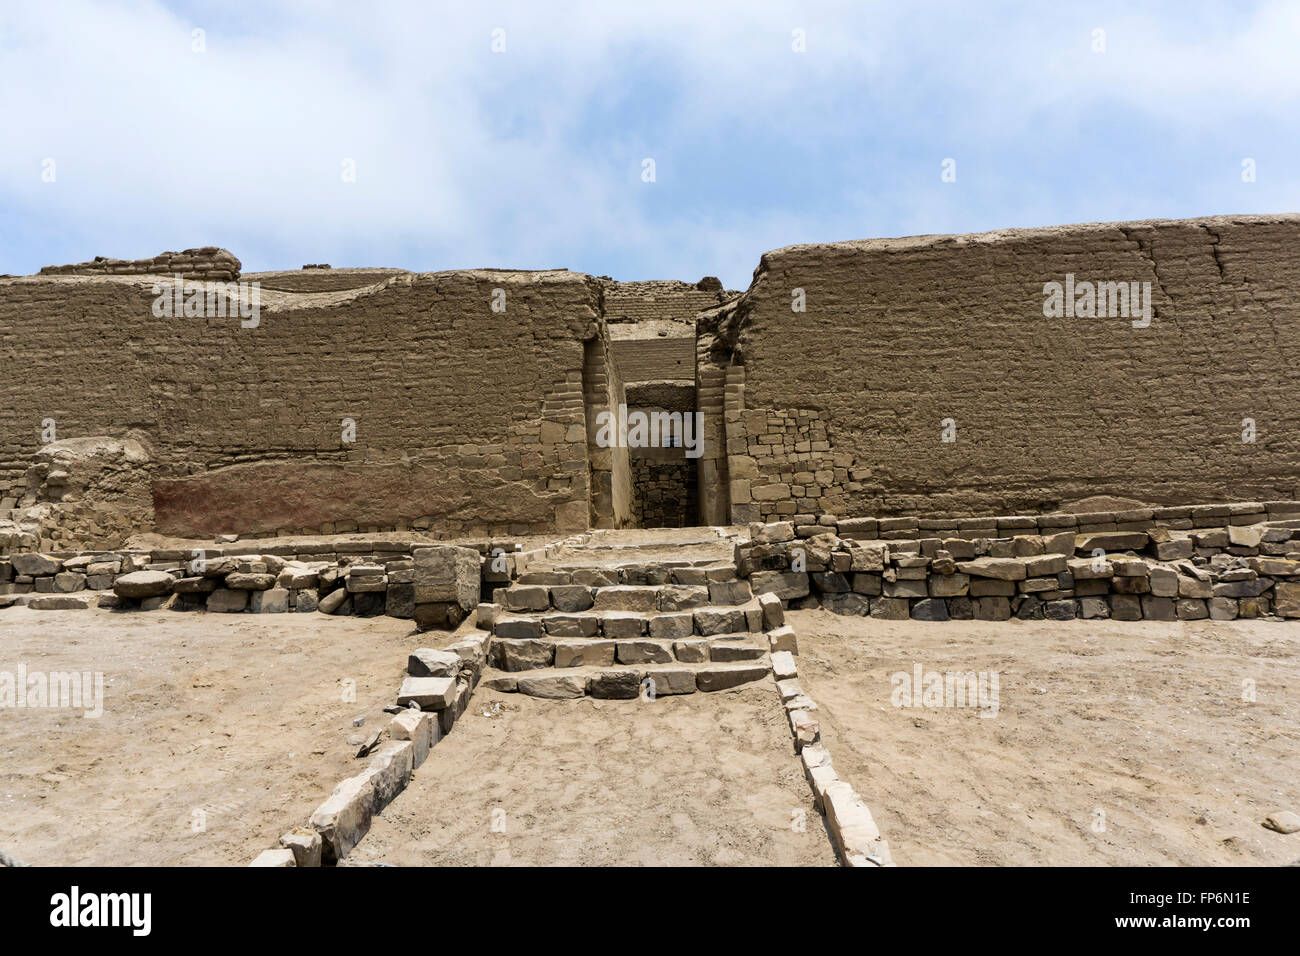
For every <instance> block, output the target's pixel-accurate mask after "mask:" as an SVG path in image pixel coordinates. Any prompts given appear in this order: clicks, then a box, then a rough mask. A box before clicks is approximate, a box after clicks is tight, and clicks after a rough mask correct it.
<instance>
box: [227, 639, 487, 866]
mask: <svg viewBox="0 0 1300 956" xmlns="http://www.w3.org/2000/svg"><path fill="white" fill-rule="evenodd" d="M490 640H491V635H490V634H488V633H486V632H484V631H473V632H471V634H469V635H467V636H466V637H463V638H461V639H460V640H458V641H456V642H454V643H452V644H450V645H448V646H447V647H445V648H443V649H442V650H431V649H429V648H420V649H419V650H416V651H414V652H412V653H411V655H410V658H409V659H408V661H407V673H408V674H409V675H410V676H408V677H407V678H406V679H404V680H403V681H402V686H401V689H400V690H399V691H398V694H397V706H396V707H394V708H393V710H395V711H396V713H395V714H394V716H393V718H392V720H390V721H389V723H388V727H387V728H386V730H387V736H388V740H389V742H388V743H386V744H383V745H381V746H379V749H378V750H377V751H376V752H375V753H374V755H373V757H372V758H371V760H370V763H369V764H368V765H367V767H366V769H365V770H363V771H362V772H361V773H360V774H358V775H356V776H354V777H348V778H347V779H346V780H343V781H342V782H340V783H339V784H338V785H337V786H336V787H335V788H334V789H333V791H332V792H331V793H330V795H329V797H328V798H327V799H326V800H325V802H324V803H322V804H321V805H320V806H319V807H317V808H316V810H315V811H314V812H313V813H312V815H311V817H310V818H309V819H308V821H307V825H306V826H305V827H294V828H293V829H292V830H290V831H288V832H287V833H285V834H284V835H283V836H281V837H280V845H279V846H278V847H276V848H274V849H270V850H263V851H262V852H261V853H260V854H259V855H258V856H257V857H256V859H254V860H253V862H252V863H250V864H249V865H250V866H321V865H323V864H326V863H338V862H339V861H340V860H342V859H344V858H345V857H346V856H347V855H348V854H349V853H351V852H352V850H353V849H355V847H356V846H357V844H358V843H360V842H361V840H362V838H363V837H365V835H366V833H367V832H369V830H370V823H371V821H372V820H373V818H374V817H375V815H376V814H379V813H382V812H383V811H384V809H385V808H386V807H387V806H388V805H389V804H390V803H392V802H393V800H395V799H396V798H397V796H398V795H399V794H400V793H401V792H402V791H403V790H405V789H406V787H407V785H408V784H409V783H410V782H411V776H412V774H413V773H414V772H415V771H416V770H417V769H418V768H419V767H420V765H421V764H423V763H424V761H425V759H426V758H427V757H428V756H429V752H430V751H431V750H432V749H433V748H434V746H435V745H436V744H437V743H438V741H440V740H442V738H443V737H445V736H447V734H449V733H451V730H452V727H453V726H454V725H455V723H456V721H457V720H459V719H460V717H461V716H462V715H463V714H464V713H465V711H466V710H467V709H468V708H469V702H470V698H471V697H472V696H473V693H474V690H475V688H476V687H477V685H478V681H479V678H480V677H481V676H482V674H483V668H484V667H485V666H486V661H487V652H488V644H489V642H490Z"/></svg>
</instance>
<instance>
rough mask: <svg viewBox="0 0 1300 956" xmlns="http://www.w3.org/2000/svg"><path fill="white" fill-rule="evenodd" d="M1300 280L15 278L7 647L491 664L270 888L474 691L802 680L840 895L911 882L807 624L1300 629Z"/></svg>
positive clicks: (1176, 224)
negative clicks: (126, 635) (872, 797)
mask: <svg viewBox="0 0 1300 956" xmlns="http://www.w3.org/2000/svg"><path fill="white" fill-rule="evenodd" d="M1297 250H1300V216H1296V215H1277V216H1232V217H1213V218H1206V219H1195V220H1177V221H1175V220H1152V221H1143V222H1132V223H1111V224H1086V225H1077V226H1060V227H1052V228H1042V229H1009V230H1002V231H998V232H990V233H984V234H979V235H965V236H918V237H911V238H905V239H873V240H862V241H854V242H838V243H826V244H817V245H801V246H791V247H787V248H784V249H778V250H775V251H772V252H769V253H766V254H765V255H763V256H762V258H761V259H760V261H759V263H758V265H757V268H756V269H755V271H754V276H753V281H752V283H751V284H750V286H749V287H748V288H747V289H746V290H744V291H738V290H727V289H724V288H723V287H722V284H721V283H720V282H719V281H718V280H717V279H715V278H712V277H705V278H703V279H700V280H699V281H697V282H682V281H635V282H621V281H616V280H614V279H612V278H610V277H608V276H600V277H596V276H590V275H586V274H581V273H575V272H570V271H568V270H565V269H550V270H542V271H521V270H505V269H488V268H484V269H473V270H456V271H446V272H432V273H414V272H408V271H405V270H401V269H387V268H330V267H328V266H325V265H323V264H313V265H310V266H304V267H303V268H302V269H301V270H293V271H276V272H260V273H245V272H243V271H242V264H241V263H240V261H239V259H238V258H237V257H236V256H234V255H233V254H232V253H230V252H229V251H227V250H224V249H221V248H217V247H203V248H195V249H187V250H184V251H183V252H179V253H178V252H166V253H162V254H161V255H159V256H155V257H152V258H149V259H140V260H117V259H105V258H97V259H95V260H93V261H90V262H84V263H80V264H76V265H65V266H52V267H47V268H45V269H42V270H41V272H40V273H39V274H37V275H33V276H6V277H3V278H0V354H2V355H3V363H2V367H3V368H4V370H5V371H4V376H3V389H4V395H5V401H4V402H3V404H2V405H0V622H3V619H4V617H3V616H4V615H5V614H7V613H10V612H9V611H8V610H7V609H9V608H13V607H23V606H25V607H27V608H30V609H32V610H60V609H78V608H92V607H94V608H109V609H113V610H119V611H126V612H137V611H158V610H163V609H168V610H173V611H207V612H219V613H224V614H229V613H258V614H272V613H294V612H304V613H315V614H322V613H323V614H327V615H333V616H340V615H355V616H360V617H373V616H380V615H385V616H388V617H393V618H398V619H403V620H410V621H411V622H412V623H413V624H414V625H415V627H417V628H418V629H419V630H421V631H426V630H435V631H436V630H446V631H456V634H455V635H454V637H455V640H454V642H453V643H451V644H449V645H448V646H446V647H439V648H421V649H419V650H417V651H415V652H414V653H413V654H412V655H411V659H410V663H409V668H408V676H407V677H406V679H405V681H404V683H403V684H402V686H401V689H400V690H399V692H398V697H397V701H398V705H399V706H400V707H401V708H403V710H402V712H400V713H398V714H397V715H396V716H395V717H394V718H393V725H392V727H391V728H390V731H391V732H390V735H389V741H390V742H389V743H386V744H384V745H383V747H382V749H381V750H380V751H379V752H378V756H377V757H376V758H375V760H376V762H375V763H374V764H372V765H371V767H370V769H368V770H367V771H366V773H365V774H363V775H361V776H359V777H354V778H350V779H349V780H347V781H344V783H343V784H340V786H339V788H337V789H336V790H335V792H334V794H333V795H331V797H330V799H329V800H328V801H327V802H326V803H325V804H323V805H322V806H321V808H320V809H319V810H318V811H317V812H316V813H315V814H313V815H312V817H311V820H310V821H309V826H308V827H306V828H304V829H303V831H302V833H301V834H299V836H298V837H290V838H287V839H286V842H284V844H283V845H282V846H281V847H280V848H278V849H276V850H272V851H267V852H268V854H270V855H269V856H266V859H261V858H259V860H260V862H261V863H262V864H263V865H292V864H293V863H294V862H297V863H298V865H306V864H308V863H311V862H315V863H319V862H320V860H321V859H322V854H323V858H324V860H325V861H326V862H330V861H337V860H340V859H342V858H343V857H344V856H346V855H347V854H348V853H349V852H350V850H351V849H352V847H353V846H355V844H356V842H357V841H358V840H360V839H361V837H362V836H363V835H364V833H365V832H366V829H367V827H368V826H369V822H370V820H371V818H372V816H373V815H374V814H377V813H378V812H379V811H380V810H382V809H383V807H384V806H385V805H386V804H387V803H388V802H390V801H391V800H392V799H393V798H394V797H395V796H396V794H397V793H399V792H401V790H402V789H403V787H405V786H406V784H407V782H409V780H410V777H411V773H412V771H413V770H414V768H415V767H418V766H419V764H420V762H421V761H422V760H423V759H425V757H426V756H427V755H428V753H429V749H430V748H431V747H432V746H433V744H434V743H436V742H437V740H438V739H440V737H441V736H442V735H445V734H446V733H447V732H449V731H450V729H451V727H452V725H453V724H454V723H455V721H456V719H457V718H458V717H460V716H461V715H462V714H463V713H465V711H466V708H467V706H468V702H469V699H470V695H472V694H473V693H474V691H475V689H476V688H477V687H480V686H482V687H485V688H487V689H489V690H492V691H496V692H502V693H522V694H525V695H529V696H533V697H541V698H547V699H566V698H580V697H584V696H589V697H594V698H598V699H635V698H638V697H641V696H643V695H644V694H646V693H647V687H648V688H649V693H650V694H651V695H652V696H653V695H656V694H658V695H673V694H689V693H694V692H696V691H697V690H698V691H715V690H720V689H725V688H729V687H734V686H737V685H739V684H743V683H747V682H752V681H757V680H762V679H764V678H766V677H768V676H773V677H775V680H776V681H777V687H778V690H779V691H780V699H781V703H782V705H783V708H784V710H785V712H786V716H787V719H788V723H789V728H790V732H791V735H792V739H793V741H794V743H795V749H796V751H797V752H799V753H801V754H802V755H803V757H802V758H801V759H802V760H803V769H804V772H805V774H806V775H807V778H808V781H809V784H810V786H811V787H812V790H813V793H814V796H815V801H816V805H817V807H818V808H819V809H820V810H821V811H822V812H823V813H825V814H826V817H827V820H828V825H829V826H830V830H831V834H832V837H833V839H834V840H835V845H836V849H837V852H838V853H839V854H840V858H841V860H842V861H844V862H848V863H855V864H858V865H883V864H887V863H888V862H889V861H890V855H889V850H888V845H887V844H886V843H885V842H884V841H883V839H881V835H880V832H879V830H878V828H877V827H876V826H875V824H874V823H873V822H872V819H871V815H870V813H869V812H868V811H867V809H866V805H865V803H863V801H862V799H861V798H860V797H859V796H858V794H857V792H856V791H854V790H853V789H852V787H850V786H848V785H847V784H846V783H844V782H843V781H841V780H839V779H838V778H837V777H836V776H835V773H834V771H833V770H832V769H831V765H830V762H829V756H828V755H827V754H826V752H825V749H824V748H823V747H822V745H821V741H820V736H819V724H818V719H817V716H816V705H815V704H813V702H812V701H811V700H810V699H809V697H808V695H807V693H806V692H805V690H804V689H803V688H801V687H800V686H799V684H798V683H797V681H796V677H797V673H796V669H795V668H796V660H795V657H796V655H797V653H798V641H797V638H796V635H795V633H794V630H793V628H792V627H791V626H789V625H788V624H787V623H786V621H785V616H784V615H785V613H786V612H787V611H790V610H808V609H818V608H820V609H824V610H826V611H830V612H833V613H835V614H839V615H844V616H852V617H860V618H868V619H876V620H880V621H894V620H916V621H962V620H965V621H1010V620H1013V619H1018V620H1037V621H1044V622H1052V621H1062V622H1064V621H1072V620H1076V619H1082V620H1099V619H1108V620H1112V621H1138V620H1145V621H1170V622H1178V621H1188V622H1191V621H1198V620H1214V621H1227V620H1234V619H1260V620H1268V621H1273V622H1279V623H1282V622H1287V621H1291V622H1294V621H1296V620H1300V406H1297V403H1296V401H1295V396H1296V395H1297V394H1298V393H1300V336H1297V335H1296V332H1297V330H1300V299H1298V298H1297V296H1296V295H1295V290H1296V289H1297V288H1300V252H1298V251H1297ZM1080 277H1086V279H1085V278H1080ZM1130 291H1132V293H1133V294H1132V295H1130V294H1129V293H1130ZM1098 296H1100V298H1098ZM1065 297H1068V299H1069V301H1068V302H1067V303H1063V301H1062V300H1063V299H1064V298H1065ZM160 303H162V307H160ZM918 667H919V665H918ZM322 841H323V842H322ZM264 856H265V855H264Z"/></svg>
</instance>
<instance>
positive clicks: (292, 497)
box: [0, 271, 600, 535]
mask: <svg viewBox="0 0 1300 956" xmlns="http://www.w3.org/2000/svg"><path fill="white" fill-rule="evenodd" d="M151 285H152V283H151V281H149V280H147V279H146V280H141V279H136V278H131V277H128V276H105V277H102V278H101V277H68V276H48V277H45V276H42V277H25V278H17V279H5V280H0V365H2V366H3V367H4V368H5V370H6V383H5V384H6V402H5V404H4V405H3V406H2V407H0V481H4V482H5V483H7V485H8V487H10V488H14V489H17V488H20V487H21V486H22V475H23V473H24V471H25V469H26V468H27V466H28V465H29V464H30V463H31V460H32V456H33V454H34V453H35V451H36V449H37V447H38V445H39V444H40V443H41V428H42V425H41V422H42V420H43V419H46V418H52V419H54V420H55V421H56V423H57V428H58V437H59V438H61V439H62V438H70V437H75V436H79V435H123V434H125V433H126V432H127V431H128V430H131V429H136V430H138V432H137V433H133V434H139V435H141V436H144V437H146V438H147V440H148V442H149V443H150V444H151V446H152V453H153V454H152V465H151V469H152V475H153V479H154V484H153V487H154V498H155V501H154V505H155V512H156V522H157V530H159V531H161V532H164V533H168V534H176V535H209V534H218V533H230V532H236V533H245V534H247V533H265V532H268V531H294V532H303V531H308V530H315V531H321V532H323V533H333V532H335V531H337V530H358V529H360V530H375V529H387V528H393V527H397V528H404V527H408V526H410V527H419V528H428V529H431V530H434V531H438V532H442V533H458V532H462V531H470V530H473V531H486V532H489V533H493V534H520V533H534V532H537V533H541V532H549V531H556V530H559V531H566V530H576V529H579V528H585V527H586V522H587V487H588V463H587V451H586V429H585V420H584V410H583V401H582V395H583V378H582V373H583V343H584V340H589V339H591V338H593V337H595V336H597V335H599V334H600V332H599V320H600V312H599V288H598V286H596V284H595V283H594V282H593V281H591V280H589V279H588V278H586V277H584V276H581V275H577V274H573V273H568V272H562V271H560V272H538V273H518V272H495V271H479V272H448V273H433V274H419V275H414V274H405V275H399V276H396V277H393V278H391V279H388V280H385V281H383V282H380V283H377V284H375V285H372V286H368V287H366V288H363V289H360V290H354V291H351V292H333V293H319V294H307V293H303V294H295V293H287V292H268V291H266V290H263V292H262V298H261V303H262V309H261V315H260V322H259V324H258V326H257V327H256V328H242V327H241V324H240V321H239V320H238V319H225V318H209V319H202V318H189V319H186V318H169V317H164V318H156V317H155V316H154V315H153V314H152V309H151V305H152V301H153V295H152V293H151ZM495 289H502V290H504V291H505V293H506V310H505V311H504V312H494V311H493V310H492V308H491V303H492V301H493V295H494V290H495ZM51 330H57V334H54V333H52V331H51ZM345 418H350V419H353V420H354V421H355V423H356V441H355V443H351V444H349V443H345V442H344V441H343V431H342V420H343V419H345ZM4 487H5V485H0V497H2V496H3V491H4Z"/></svg>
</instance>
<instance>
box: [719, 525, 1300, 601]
mask: <svg viewBox="0 0 1300 956" xmlns="http://www.w3.org/2000/svg"><path fill="white" fill-rule="evenodd" d="M1288 525H1295V527H1289V526H1288ZM736 565H737V570H738V573H739V574H741V575H742V576H744V577H748V579H749V581H750V583H751V585H752V586H753V589H754V591H755V593H758V594H774V595H776V596H777V597H778V598H780V599H781V600H782V601H783V602H784V603H785V604H786V605H788V606H792V607H818V606H821V607H824V608H826V609H827V610H830V611H833V612H836V613H841V614H856V615H862V616H867V615H869V616H871V617H878V618H885V619H891V620H906V619H909V618H910V619H914V620H926V621H945V620H950V619H951V620H972V619H973V620H989V621H999V620H1009V619H1010V618H1012V617H1015V618H1020V619H1026V620H1029V619H1049V620H1072V619H1074V618H1113V619H1116V620H1166V621H1173V620H1188V621H1192V620H1203V619H1207V618H1208V619H1213V620H1231V619H1234V618H1237V617H1242V618H1264V617H1267V618H1270V619H1275V620H1286V619H1297V618H1300V521H1293V522H1278V523H1276V524H1274V525H1266V524H1254V525H1230V526H1227V527H1225V528H1222V529H1201V530H1194V531H1182V532H1177V531H1171V530H1169V529H1167V528H1161V527H1151V528H1149V529H1148V530H1146V531H1140V530H1129V531H1118V530H1116V531H1089V532H1080V531H1079V530H1078V529H1077V527H1072V528H1066V529H1062V530H1057V531H1056V532H1054V533H1049V534H1032V533H1025V534H1013V535H1010V536H1006V537H946V538H945V537H938V536H935V537H924V538H893V539H889V540H884V539H861V538H841V537H839V536H837V535H835V534H833V533H831V532H822V533H819V534H814V535H811V536H809V537H803V538H800V537H797V536H796V534H795V527H794V525H793V524H792V523H790V522H775V523H771V524H766V525H754V526H751V535H750V541H749V542H748V543H746V544H742V545H738V546H737V549H736Z"/></svg>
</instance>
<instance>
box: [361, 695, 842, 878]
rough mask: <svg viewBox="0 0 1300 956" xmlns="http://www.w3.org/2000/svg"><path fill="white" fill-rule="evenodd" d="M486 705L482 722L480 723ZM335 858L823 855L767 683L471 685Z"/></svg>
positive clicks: (699, 860) (484, 861)
mask: <svg viewBox="0 0 1300 956" xmlns="http://www.w3.org/2000/svg"><path fill="white" fill-rule="evenodd" d="M494 703H497V704H499V705H500V710H499V711H498V712H497V716H494V717H485V716H483V714H484V712H485V711H486V712H488V713H491V712H492V705H493V704H494ZM796 820H797V821H800V824H801V827H800V828H796V826H795V823H796ZM494 823H495V824H496V826H495V828H494ZM347 862H348V863H352V864H358V863H379V862H382V863H389V864H395V865H399V866H417V865H440V866H441V865H476V866H487V865H494V866H504V865H553V864H554V865H573V866H668V865H673V866H758V865H774V866H834V865H836V858H835V854H834V851H833V850H832V848H831V844H830V840H829V837H828V835H827V833H826V830H825V827H824V825H823V824H822V820H821V817H820V816H819V815H818V814H817V812H816V810H815V809H813V806H812V799H811V794H810V791H809V789H808V785H807V783H806V782H805V781H804V778H803V774H802V771H801V770H800V766H799V761H798V759H797V758H796V757H795V755H794V749H793V747H792V745H791V741H790V731H789V730H788V729H787V727H786V725H785V718H784V716H783V714H782V712H781V705H780V702H779V698H778V697H777V694H776V688H775V686H773V683H772V679H771V678H770V677H769V678H767V679H766V680H764V681H761V682H758V683H755V684H751V685H746V686H744V687H739V688H734V689H732V690H728V691H720V692H716V693H710V694H703V693H696V694H691V695H687V696H681V697H660V698H659V699H658V700H655V701H653V702H642V701H601V700H593V699H591V698H580V699H578V700H568V701H546V700H538V699H535V698H531V697H523V696H521V695H516V694H498V693H493V692H488V691H484V690H480V691H479V693H477V694H475V696H474V700H473V702H472V707H471V710H470V711H469V712H468V713H467V714H466V715H465V716H464V717H462V718H461V722H460V723H458V724H457V725H456V728H455V730H454V731H453V732H452V734H451V736H449V737H448V738H447V739H445V740H443V741H442V742H441V743H440V744H438V746H437V747H435V748H434V750H433V753H432V754H431V755H430V757H429V759H428V761H427V762H426V763H425V764H424V766H423V767H421V768H420V769H419V770H418V771H416V775H415V779H414V781H413V782H412V784H411V786H410V787H409V788H408V789H407V791H406V792H405V793H403V794H402V795H401V796H400V797H398V798H397V800H395V801H394V802H393V803H392V804H391V805H390V806H389V807H388V809H386V810H385V811H384V813H383V815H382V816H381V817H379V818H377V819H376V820H375V823H374V825H373V826H372V828H371V831H370V834H369V835H368V836H367V837H366V838H365V839H364V840H363V841H362V842H361V844H360V845H359V846H358V847H357V849H356V850H354V851H353V854H352V856H350V857H348V860H347Z"/></svg>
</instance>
